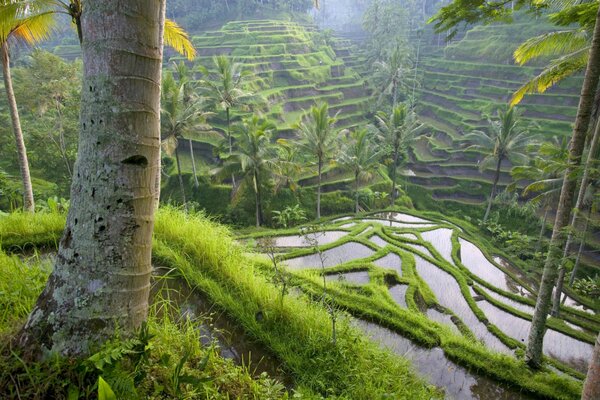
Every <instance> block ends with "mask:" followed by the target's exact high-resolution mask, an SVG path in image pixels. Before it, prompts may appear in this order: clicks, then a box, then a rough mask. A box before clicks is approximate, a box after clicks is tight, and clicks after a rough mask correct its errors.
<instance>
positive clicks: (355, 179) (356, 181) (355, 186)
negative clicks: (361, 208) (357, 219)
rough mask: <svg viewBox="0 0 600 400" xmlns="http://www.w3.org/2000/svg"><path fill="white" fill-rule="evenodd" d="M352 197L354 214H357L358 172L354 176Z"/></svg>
mask: <svg viewBox="0 0 600 400" xmlns="http://www.w3.org/2000/svg"><path fill="white" fill-rule="evenodd" d="M354 182H355V183H354V196H355V203H354V212H355V213H356V214H358V172H356V173H355V174H354Z"/></svg>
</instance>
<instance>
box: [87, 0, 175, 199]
mask: <svg viewBox="0 0 600 400" xmlns="http://www.w3.org/2000/svg"><path fill="white" fill-rule="evenodd" d="M79 4H80V3H79ZM161 7H162V9H161V10H160V12H161V16H160V21H161V23H160V28H159V48H160V58H161V59H162V58H163V52H164V31H165V23H164V22H165V15H166V13H167V2H166V0H165V1H162V2H161ZM79 42H80V43H81V40H79ZM160 76H161V80H162V69H161V74H160ZM159 118H160V115H159ZM160 139H161V138H160V133H159V135H158V153H157V154H156V158H155V160H154V163H153V164H154V166H153V168H154V169H155V171H156V176H155V177H154V209H155V210H158V207H159V206H160V186H161V183H162V173H163V171H162V146H161V140H160Z"/></svg>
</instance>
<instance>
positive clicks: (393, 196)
mask: <svg viewBox="0 0 600 400" xmlns="http://www.w3.org/2000/svg"><path fill="white" fill-rule="evenodd" d="M399 153H400V149H399V148H398V144H397V143H396V144H395V145H394V161H393V164H392V192H391V193H390V207H394V204H396V203H395V202H396V179H397V178H396V174H397V169H398V157H399V156H398V154H399Z"/></svg>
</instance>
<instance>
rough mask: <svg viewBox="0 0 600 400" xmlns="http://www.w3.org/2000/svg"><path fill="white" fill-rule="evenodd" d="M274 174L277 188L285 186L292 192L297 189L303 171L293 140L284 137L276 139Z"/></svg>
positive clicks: (298, 152) (298, 151) (296, 146)
mask: <svg viewBox="0 0 600 400" xmlns="http://www.w3.org/2000/svg"><path fill="white" fill-rule="evenodd" d="M277 145H278V146H277V148H276V150H277V158H276V171H277V173H276V175H277V188H276V190H278V188H279V187H281V186H287V187H288V188H289V189H290V190H291V191H292V192H294V193H295V192H296V190H297V189H298V179H299V178H300V176H301V175H302V172H303V171H304V165H303V163H302V162H301V160H300V150H299V149H298V145H297V144H296V143H295V142H290V141H288V140H286V139H278V140H277Z"/></svg>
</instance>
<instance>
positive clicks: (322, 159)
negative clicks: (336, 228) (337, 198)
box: [296, 103, 340, 219]
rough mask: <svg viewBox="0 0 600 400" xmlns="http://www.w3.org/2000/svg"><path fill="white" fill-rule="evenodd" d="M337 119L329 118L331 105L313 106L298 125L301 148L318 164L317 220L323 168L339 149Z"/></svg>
mask: <svg viewBox="0 0 600 400" xmlns="http://www.w3.org/2000/svg"><path fill="white" fill-rule="evenodd" d="M335 122H336V118H335V117H333V118H332V117H330V116H329V105H328V104H327V103H321V104H318V105H315V106H312V107H311V109H310V111H309V112H308V114H307V115H306V116H305V117H304V118H303V119H302V120H301V121H300V122H299V123H298V124H297V125H296V129H297V130H298V134H299V136H300V146H301V147H302V148H303V150H304V151H305V152H306V153H307V154H309V155H310V156H312V157H315V158H316V162H317V219H319V218H321V180H322V177H323V167H324V165H325V163H326V162H328V161H329V160H331V158H332V157H333V152H334V150H335V149H336V148H337V145H338V138H339V135H340V131H339V130H338V129H336V128H335Z"/></svg>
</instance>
